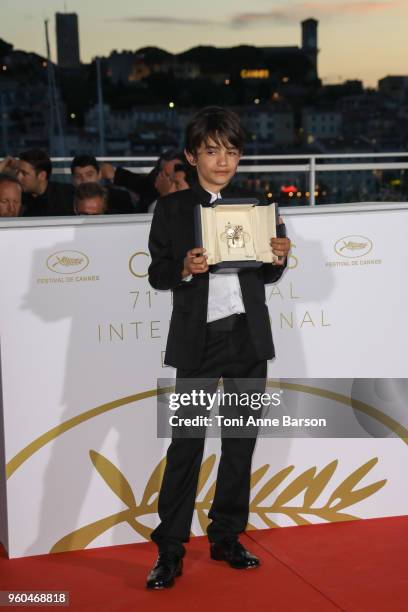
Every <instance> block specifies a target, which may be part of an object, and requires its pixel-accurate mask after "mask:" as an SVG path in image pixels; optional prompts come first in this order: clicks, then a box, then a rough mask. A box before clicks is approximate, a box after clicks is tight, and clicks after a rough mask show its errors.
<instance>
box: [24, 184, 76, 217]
mask: <svg viewBox="0 0 408 612" xmlns="http://www.w3.org/2000/svg"><path fill="white" fill-rule="evenodd" d="M73 214H74V187H73V186H72V185H71V184H69V183H57V182H55V183H54V182H52V181H50V182H49V183H48V185H47V189H46V190H45V191H44V193H43V194H42V195H39V196H37V197H34V196H32V195H31V194H30V193H23V215H22V216H23V217H60V216H65V215H73Z"/></svg>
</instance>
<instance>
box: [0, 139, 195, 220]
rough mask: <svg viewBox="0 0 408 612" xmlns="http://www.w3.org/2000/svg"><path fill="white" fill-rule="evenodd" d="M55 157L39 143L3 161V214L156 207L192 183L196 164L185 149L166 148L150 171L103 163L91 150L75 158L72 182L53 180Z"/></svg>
mask: <svg viewBox="0 0 408 612" xmlns="http://www.w3.org/2000/svg"><path fill="white" fill-rule="evenodd" d="M52 169H53V168H52V161H51V159H50V157H49V155H48V154H47V153H46V152H45V151H43V150H41V149H30V150H28V151H23V152H22V153H20V155H19V156H18V158H13V157H10V156H7V157H5V158H4V159H3V160H2V161H0V217H56V216H66V215H104V214H108V215H109V214H110V215H112V214H114V215H117V214H119V215H120V214H133V213H148V212H153V210H154V207H155V205H156V201H157V199H158V198H159V197H161V196H165V195H168V194H169V193H173V192H175V191H181V190H183V189H188V188H189V186H190V184H191V181H192V179H193V169H192V168H191V167H190V166H189V164H188V162H187V161H186V159H185V157H184V153H183V152H181V151H177V150H176V149H170V150H167V151H165V152H164V153H163V154H162V155H161V156H160V157H159V158H158V160H157V162H156V164H155V166H154V168H153V169H152V171H151V172H150V173H149V174H140V173H136V172H131V171H130V170H127V169H125V168H122V167H116V168H115V167H114V166H112V164H108V163H99V161H98V160H97V159H96V157H94V156H92V155H77V156H76V157H74V158H73V160H72V162H71V182H70V183H67V182H61V181H53V180H52Z"/></svg>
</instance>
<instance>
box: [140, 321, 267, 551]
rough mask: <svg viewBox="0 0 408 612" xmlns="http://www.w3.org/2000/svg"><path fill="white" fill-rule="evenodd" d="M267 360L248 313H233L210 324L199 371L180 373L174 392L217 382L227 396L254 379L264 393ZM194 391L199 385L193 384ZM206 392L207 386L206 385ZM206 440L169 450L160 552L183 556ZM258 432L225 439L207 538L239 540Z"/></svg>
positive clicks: (155, 536) (182, 441)
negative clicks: (258, 346)
mask: <svg viewBox="0 0 408 612" xmlns="http://www.w3.org/2000/svg"><path fill="white" fill-rule="evenodd" d="M266 372H267V362H266V361H265V360H262V361H259V360H258V359H257V358H256V355H255V351H254V348H253V345H252V342H251V339H250V334H249V330H248V327H247V320H246V316H245V315H233V316H232V317H228V318H227V319H221V320H220V321H215V322H214V323H209V324H208V323H207V337H206V346H205V351H204V356H203V359H202V362H201V365H200V367H199V368H198V369H195V370H182V369H178V370H177V378H176V391H177V388H178V387H179V388H180V385H181V387H182V388H183V390H185V388H186V385H188V379H206V385H208V381H209V380H210V381H211V384H210V386H211V387H212V389H215V388H216V386H217V383H218V381H219V379H220V378H221V377H222V378H223V382H224V392H227V393H228V392H232V391H236V390H237V389H240V390H241V391H242V389H245V385H246V380H247V379H251V383H252V386H253V381H254V379H256V387H257V388H256V391H257V392H261V393H262V392H263V391H264V389H265V380H266ZM193 386H194V388H195V387H196V385H195V384H194V385H193ZM207 388H208V387H207ZM204 442H205V438H204V436H202V437H196V438H193V437H191V438H183V437H176V436H175V435H174V432H173V439H172V442H171V444H170V446H169V448H168V450H167V464H166V468H165V472H164V476H163V482H162V486H161V490H160V494H159V501H158V513H159V517H160V521H161V522H160V524H159V526H158V527H157V528H156V529H155V530H154V531H153V532H152V534H151V538H152V540H153V541H154V542H156V544H157V545H158V547H159V550H160V551H161V552H164V551H169V552H174V553H176V554H180V555H182V554H184V546H183V542H188V540H189V536H190V528H191V522H192V518H193V513H194V506H195V497H196V491H197V483H198V477H199V472H200V467H201V462H202V457H203V451H204ZM255 443H256V432H255V434H254V433H253V432H252V434H251V436H250V437H226V436H224V435H223V436H222V441H221V456H220V462H219V466H218V473H217V482H216V488H215V494H214V498H213V502H212V506H211V509H210V512H209V514H208V516H209V518H210V519H211V521H212V522H211V523H210V525H209V526H208V529H207V534H208V537H209V540H210V541H211V542H219V541H221V540H224V539H226V538H236V537H237V536H238V534H239V533H241V532H242V531H244V530H245V527H246V525H247V522H248V514H249V496H250V477H251V462H252V454H253V451H254V448H255Z"/></svg>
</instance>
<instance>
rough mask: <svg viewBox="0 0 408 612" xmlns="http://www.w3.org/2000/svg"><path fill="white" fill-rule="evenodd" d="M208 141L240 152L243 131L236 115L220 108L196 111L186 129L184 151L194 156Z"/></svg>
mask: <svg viewBox="0 0 408 612" xmlns="http://www.w3.org/2000/svg"><path fill="white" fill-rule="evenodd" d="M209 139H211V140H213V141H214V142H216V143H218V144H222V145H224V146H231V145H232V146H233V147H236V148H237V149H238V150H239V151H242V150H243V148H244V143H245V131H244V128H243V127H242V125H241V122H240V119H239V117H238V115H237V114H236V113H234V112H233V111H231V110H228V109H227V108H222V107H221V106H206V107H205V108H202V109H201V110H200V111H198V113H196V114H195V115H194V117H193V118H192V119H191V121H190V122H189V124H188V125H187V128H186V151H188V153H191V154H192V155H195V154H196V153H197V150H198V149H199V147H200V146H201V145H202V144H208V141H209Z"/></svg>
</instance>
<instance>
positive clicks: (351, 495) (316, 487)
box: [50, 450, 387, 552]
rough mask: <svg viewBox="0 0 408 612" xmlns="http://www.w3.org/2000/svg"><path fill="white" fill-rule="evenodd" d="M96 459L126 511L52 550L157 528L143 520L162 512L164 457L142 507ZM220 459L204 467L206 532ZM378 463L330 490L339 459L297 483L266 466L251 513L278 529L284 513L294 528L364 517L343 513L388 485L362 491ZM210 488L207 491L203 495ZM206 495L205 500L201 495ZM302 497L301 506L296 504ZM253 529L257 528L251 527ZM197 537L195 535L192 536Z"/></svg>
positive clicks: (110, 467)
mask: <svg viewBox="0 0 408 612" xmlns="http://www.w3.org/2000/svg"><path fill="white" fill-rule="evenodd" d="M89 454H90V458H91V461H92V463H93V465H94V467H95V469H96V470H97V472H98V473H99V474H100V476H101V477H102V478H103V480H104V481H105V483H106V484H107V486H108V487H109V488H110V489H111V491H112V492H113V493H114V494H115V495H116V496H117V497H118V498H119V499H120V500H121V501H122V502H123V504H124V505H125V506H126V508H125V509H124V510H122V511H120V512H117V513H115V514H111V515H109V516H107V517H105V518H102V519H99V520H98V521H95V522H93V523H90V524H89V525H85V526H84V527H81V528H80V529H77V530H75V531H73V532H72V533H70V534H68V535H66V536H64V537H63V538H62V539H61V540H59V541H58V542H57V543H56V544H55V545H54V546H53V547H52V549H51V551H50V552H62V551H67V550H77V549H82V548H86V547H87V546H88V545H89V544H90V543H91V542H92V541H93V540H95V539H96V538H97V537H99V536H100V535H102V534H103V533H105V532H106V531H108V530H109V529H111V528H112V527H114V526H115V525H118V524H120V523H127V524H128V525H129V526H130V527H132V529H134V530H135V531H136V532H137V533H138V534H140V535H141V536H142V537H144V538H146V539H149V538H150V533H151V531H152V529H151V528H150V527H148V526H147V525H145V524H143V523H142V522H141V517H143V516H146V515H149V514H156V513H157V501H158V496H159V491H160V485H161V481H162V478H163V472H164V467H165V461H166V460H165V458H163V459H162V460H161V461H160V462H159V463H158V465H157V466H156V467H155V469H154V470H153V472H152V474H151V476H150V477H149V479H148V481H147V484H146V486H145V490H144V493H143V496H142V499H141V500H140V503H139V504H138V503H137V501H136V498H135V495H134V493H133V491H132V488H131V486H130V484H129V482H128V481H127V479H126V477H125V476H124V475H123V474H122V472H121V471H120V470H119V469H118V468H117V467H116V466H115V465H114V464H113V463H111V461H109V459H107V458H106V457H104V456H103V455H101V454H100V453H97V452H96V451H94V450H91V451H90V453H89ZM215 461H216V457H215V455H210V456H209V457H207V459H206V460H205V461H204V462H203V464H202V466H201V471H200V476H199V481H198V487H197V501H196V504H195V510H196V513H197V517H198V520H199V523H200V526H201V529H202V530H203V532H205V531H206V528H207V526H208V524H209V519H208V511H209V509H210V507H211V503H212V500H213V497H214V493H215V480H214V481H213V482H212V483H211V484H209V483H210V476H211V474H212V471H213V468H214V465H215ZM377 463H378V458H377V457H373V458H372V459H370V460H369V461H367V462H366V463H364V464H363V465H361V466H360V467H359V468H357V469H356V470H355V471H354V472H352V473H351V474H349V475H348V476H347V477H346V478H345V480H343V482H341V483H340V484H338V485H337V486H336V487H335V488H334V489H333V490H331V487H330V483H331V480H332V477H333V476H334V473H335V471H336V469H337V466H338V460H337V459H336V460H335V461H332V462H331V463H328V464H327V465H326V466H325V467H324V468H322V470H321V471H320V472H318V468H317V467H316V466H313V467H310V468H308V469H307V470H305V471H304V472H302V473H301V474H299V475H298V476H296V477H295V478H293V479H292V480H291V479H290V475H291V474H292V472H293V470H294V469H295V466H294V465H289V466H287V467H285V468H283V469H281V470H280V471H279V472H277V473H276V474H273V475H272V476H270V477H267V472H268V471H269V468H270V466H269V464H266V465H263V466H261V467H260V468H258V469H257V470H255V471H254V472H253V473H252V476H251V490H253V489H255V487H256V486H257V485H258V483H260V482H261V481H262V480H264V483H263V484H262V485H261V487H260V489H259V490H258V492H257V493H256V494H255V495H254V497H253V499H252V501H251V504H250V512H251V513H252V514H254V515H257V516H258V517H259V519H261V520H262V521H263V523H264V524H265V526H266V527H278V525H277V524H276V523H275V522H274V521H273V520H272V519H271V518H270V515H271V514H272V515H276V514H283V515H285V516H287V517H288V518H289V519H291V520H292V521H293V523H294V524H295V525H308V524H310V523H311V521H310V520H308V518H307V517H312V516H313V517H318V518H319V519H321V520H324V521H328V522H336V521H346V520H351V519H358V518H360V517H358V516H355V515H352V514H349V513H346V512H344V510H345V509H347V508H349V507H350V506H353V505H354V504H356V503H358V502H360V501H362V500H363V499H366V498H368V497H370V496H372V495H374V494H375V493H376V492H377V491H379V490H380V489H381V488H382V487H383V486H384V485H385V483H386V482H387V481H386V479H384V480H379V481H377V482H373V483H371V484H368V485H366V486H362V487H360V488H357V486H358V484H359V483H360V481H361V480H362V479H363V478H364V477H365V476H366V475H367V474H368V473H369V472H370V470H372V468H373V467H374V466H375V465H376V464H377ZM285 480H286V486H285V488H283V489H282V490H281V491H280V492H279V493H278V494H277V495H275V497H274V496H273V494H274V493H275V492H276V489H277V488H278V487H280V485H282V484H283V483H284V481H285ZM206 485H209V486H208V488H207V491H206V493H203V491H204V489H205V488H206ZM202 493H203V496H202V498H201V499H200V497H201V494H202ZM323 493H327V495H328V499H327V501H325V502H324V503H320V504H319V498H321V497H322V496H323ZM299 496H301V499H302V503H301V504H300V505H299V502H298V503H294V501H293V500H295V499H296V498H298V497H299ZM248 529H256V527H254V526H253V525H251V524H248ZM192 535H194V534H192Z"/></svg>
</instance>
